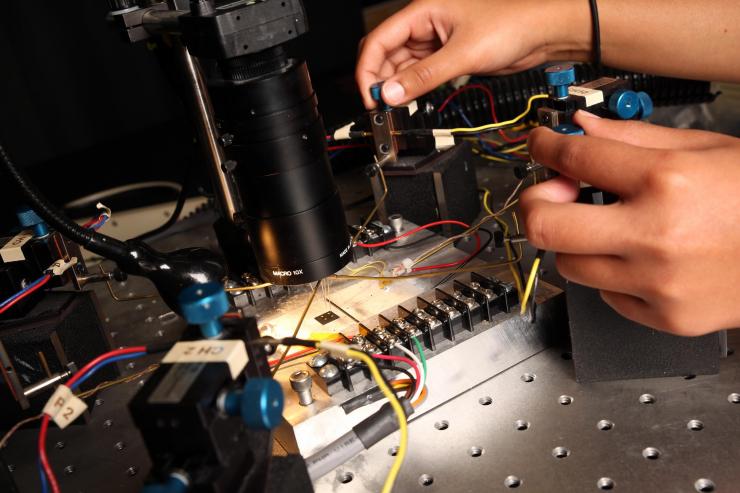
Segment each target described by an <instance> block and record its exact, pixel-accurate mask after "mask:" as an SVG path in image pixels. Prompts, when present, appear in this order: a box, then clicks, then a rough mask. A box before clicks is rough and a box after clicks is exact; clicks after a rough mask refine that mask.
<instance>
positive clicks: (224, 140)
mask: <svg viewBox="0 0 740 493" xmlns="http://www.w3.org/2000/svg"><path fill="white" fill-rule="evenodd" d="M233 143H234V136H233V135H231V134H223V135H222V136H221V145H222V146H224V147H228V146H230V145H231V144H233Z"/></svg>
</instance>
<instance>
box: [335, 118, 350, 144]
mask: <svg viewBox="0 0 740 493" xmlns="http://www.w3.org/2000/svg"><path fill="white" fill-rule="evenodd" d="M354 124H355V122H352V123H348V124H347V125H345V126H343V127H342V128H340V129H337V131H335V132H334V140H349V139H350V137H349V131H350V129H351V128H352V127H353V126H354Z"/></svg>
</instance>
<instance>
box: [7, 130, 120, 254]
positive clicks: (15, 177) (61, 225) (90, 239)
mask: <svg viewBox="0 0 740 493" xmlns="http://www.w3.org/2000/svg"><path fill="white" fill-rule="evenodd" d="M0 162H1V163H2V165H3V168H4V169H5V171H6V172H7V174H8V175H9V177H10V179H11V180H12V181H13V182H15V184H16V185H17V186H18V188H20V189H21V191H22V192H23V194H24V195H25V196H26V199H28V201H29V202H30V203H31V206H32V207H33V210H34V211H35V212H36V213H37V214H38V215H39V216H41V218H42V219H44V220H45V221H46V222H47V223H48V224H49V225H50V226H51V227H53V228H54V229H56V230H57V231H59V232H60V233H61V234H62V235H64V236H66V237H67V238H69V239H70V240H72V241H74V242H75V243H78V244H80V245H82V246H84V247H85V248H87V249H88V250H90V251H91V252H93V253H97V254H98V255H100V256H102V257H106V258H109V259H111V260H114V261H116V262H119V263H120V262H124V263H125V262H126V261H127V260H128V257H129V248H128V247H127V246H126V244H125V243H123V242H122V241H119V240H116V239H114V238H111V237H110V236H106V235H104V234H100V233H96V232H95V231H93V230H90V229H85V228H83V227H82V226H80V225H78V224H77V223H75V222H74V221H72V220H71V219H69V218H68V217H67V216H66V215H65V214H64V213H63V212H62V211H60V210H59V209H58V208H57V207H56V206H54V205H53V204H52V203H51V202H50V201H49V199H47V198H46V197H45V196H44V195H43V194H42V193H41V191H40V190H39V189H38V188H36V186H35V185H34V184H33V183H32V182H31V181H30V180H29V179H28V177H27V176H26V174H25V173H24V172H23V170H21V169H20V168H19V167H17V166H16V165H15V163H14V162H13V161H12V160H11V159H10V156H9V155H8V153H7V152H6V151H5V148H4V147H3V146H2V144H0Z"/></svg>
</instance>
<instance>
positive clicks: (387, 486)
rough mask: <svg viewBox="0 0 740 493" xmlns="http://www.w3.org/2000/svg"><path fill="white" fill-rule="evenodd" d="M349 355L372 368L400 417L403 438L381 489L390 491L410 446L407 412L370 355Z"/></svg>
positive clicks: (375, 377)
mask: <svg viewBox="0 0 740 493" xmlns="http://www.w3.org/2000/svg"><path fill="white" fill-rule="evenodd" d="M347 356H349V357H351V358H355V359H359V360H360V361H362V362H363V363H365V364H366V365H367V367H368V368H369V369H370V374H371V375H372V376H373V379H375V382H376V383H377V384H378V387H379V388H380V390H381V392H383V395H384V396H385V398H386V399H388V402H390V403H391V407H392V408H393V410H394V411H395V413H396V417H397V418H398V429H399V430H400V431H401V440H400V443H399V444H398V454H397V455H396V459H395V460H394V461H393V465H392V466H391V469H390V471H388V476H387V477H386V478H385V483H384V484H383V489H382V490H381V493H390V492H391V491H392V490H393V484H394V483H395V482H396V477H397V476H398V472H399V471H400V470H401V465H402V464H403V460H404V459H405V458H406V449H407V448H408V443H409V430H408V424H407V423H406V413H405V412H404V410H403V406H401V403H400V402H399V401H398V397H397V396H396V394H394V393H393V391H392V390H391V389H390V388H388V385H386V383H385V380H384V379H383V377H382V375H381V374H380V370H378V367H377V366H376V365H375V362H374V361H373V359H372V358H371V357H370V356H368V355H367V354H365V353H363V352H361V351H355V350H353V349H348V350H347Z"/></svg>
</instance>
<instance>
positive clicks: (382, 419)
mask: <svg viewBox="0 0 740 493" xmlns="http://www.w3.org/2000/svg"><path fill="white" fill-rule="evenodd" d="M398 402H400V403H401V406H403V411H404V413H405V414H406V419H408V417H409V416H411V415H412V414H413V413H414V408H413V407H412V406H411V403H410V402H409V401H408V400H407V399H398ZM352 430H353V431H354V432H355V434H356V435H357V437H358V438H359V439H360V441H361V442H362V445H363V446H364V447H365V449H369V448H370V447H372V446H373V445H375V444H376V443H378V442H379V441H380V440H382V439H383V438H385V437H387V436H388V435H390V434H391V433H393V432H394V431H396V430H398V418H397V417H396V413H395V412H394V411H393V407H392V406H391V403H390V402H386V403H385V404H383V405H382V406H380V409H378V412H377V413H375V414H373V415H372V416H370V417H368V418H367V419H365V420H364V421H362V422H361V423H359V424H358V425H357V426H355V427H354V428H352Z"/></svg>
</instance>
